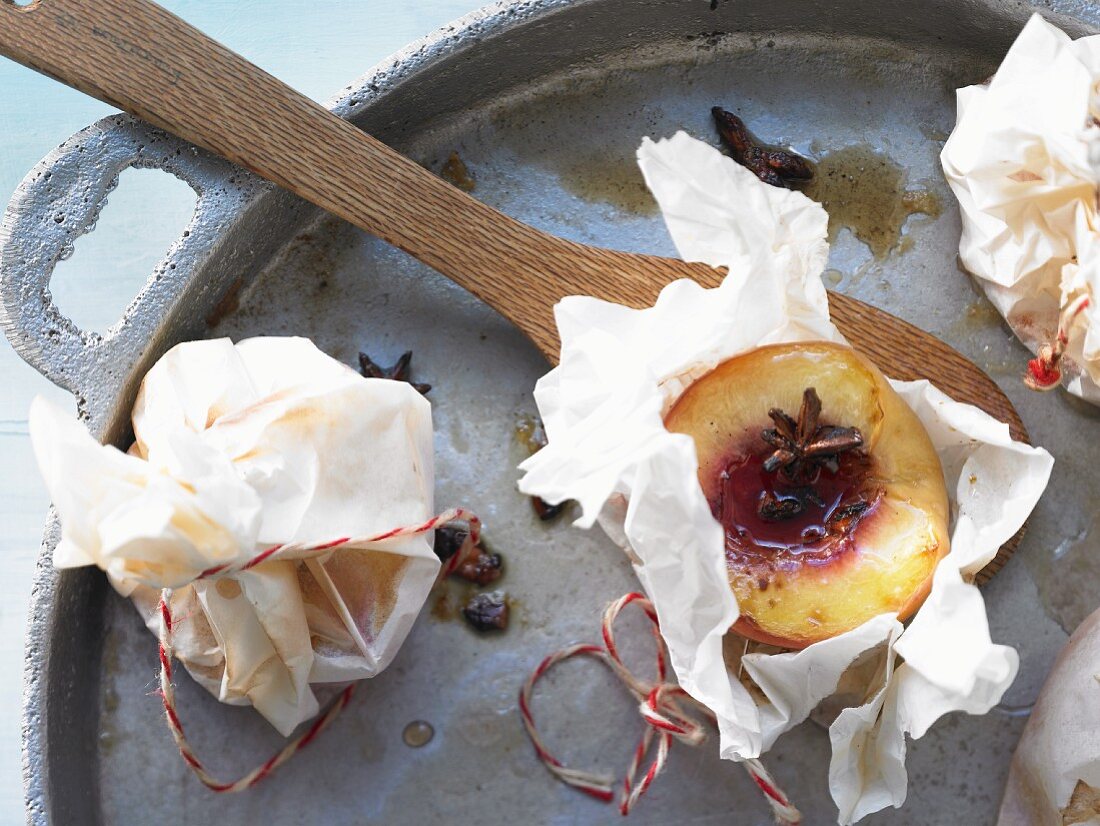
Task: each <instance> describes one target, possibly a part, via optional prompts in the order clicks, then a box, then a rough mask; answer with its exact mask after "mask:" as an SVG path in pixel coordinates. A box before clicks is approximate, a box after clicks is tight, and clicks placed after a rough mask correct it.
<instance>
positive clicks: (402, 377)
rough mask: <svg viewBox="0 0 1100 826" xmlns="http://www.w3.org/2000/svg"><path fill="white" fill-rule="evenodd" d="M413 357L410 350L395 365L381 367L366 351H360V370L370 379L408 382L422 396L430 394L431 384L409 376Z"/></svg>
mask: <svg viewBox="0 0 1100 826" xmlns="http://www.w3.org/2000/svg"><path fill="white" fill-rule="evenodd" d="M412 357H413V354H412V350H409V351H407V352H405V353H403V354H402V356H401V358H399V359H398V360H397V362H396V363H395V364H394V365H393V367H381V366H379V365H377V364H375V363H374V361H372V360H371V357H370V356H368V355H367V354H366V353H360V354H359V372H360V373H362V374H363V375H364V376H366V377H367V378H368V379H392V380H393V381H404V382H408V383H409V384H411V385H412V386H413V389H414V390H416V392H418V393H420V395H422V396H426V395H428V391H429V390H431V389H432V386H431V385H430V384H424V383H422V382H418V381H412V380H411V379H410V378H409V374H410V369H409V368H410V366H411V364H412Z"/></svg>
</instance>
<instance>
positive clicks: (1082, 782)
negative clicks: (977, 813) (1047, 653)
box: [997, 611, 1100, 826]
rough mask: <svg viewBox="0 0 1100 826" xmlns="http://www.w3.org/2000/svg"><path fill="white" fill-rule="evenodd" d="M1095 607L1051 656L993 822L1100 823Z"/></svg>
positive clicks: (1099, 663)
mask: <svg viewBox="0 0 1100 826" xmlns="http://www.w3.org/2000/svg"><path fill="white" fill-rule="evenodd" d="M1097 732H1100V611H1095V612H1093V613H1092V614H1091V615H1090V616H1089V617H1088V618H1086V619H1085V621H1084V622H1082V623H1081V624H1080V625H1079V626H1078V627H1077V629H1076V630H1075V631H1074V632H1073V636H1072V637H1070V639H1069V642H1067V643H1066V646H1065V648H1063V649H1062V652H1061V653H1060V654H1059V655H1058V661H1057V662H1055V663H1054V667H1053V668H1052V669H1051V671H1050V676H1049V677H1047V681H1046V683H1045V684H1044V685H1043V690H1042V691H1041V692H1040V693H1039V698H1038V699H1037V700H1036V701H1035V707H1034V708H1033V709H1032V710H1031V714H1030V715H1028V720H1027V725H1026V726H1025V727H1024V733H1023V734H1021V735H1020V742H1019V744H1018V745H1017V746H1016V753H1015V754H1014V755H1013V756H1012V766H1011V768H1010V769H1009V772H1008V783H1007V784H1006V786H1005V794H1004V799H1003V800H1002V801H1001V811H1000V814H999V816H998V818H997V826H1065V824H1067V823H1070V824H1076V826H1085V824H1095V823H1098V822H1100V737H1097Z"/></svg>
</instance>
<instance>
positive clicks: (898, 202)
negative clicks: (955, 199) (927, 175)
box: [803, 144, 941, 260]
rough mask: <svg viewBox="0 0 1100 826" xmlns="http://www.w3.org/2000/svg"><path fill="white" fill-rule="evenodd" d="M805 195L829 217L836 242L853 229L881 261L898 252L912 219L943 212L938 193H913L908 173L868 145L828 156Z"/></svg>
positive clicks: (925, 191)
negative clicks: (908, 181) (913, 216)
mask: <svg viewBox="0 0 1100 826" xmlns="http://www.w3.org/2000/svg"><path fill="white" fill-rule="evenodd" d="M803 191H804V192H805V193H806V195H807V196H809V197H810V198H813V199H814V200H815V201H817V202H818V203H820V204H821V205H822V206H823V207H825V211H826V212H828V213H829V241H830V242H832V241H834V240H836V235H837V233H838V232H840V230H841V229H843V228H845V227H847V228H848V229H850V230H851V231H852V234H853V235H855V237H856V238H858V239H859V240H860V241H862V242H863V243H865V244H866V245H867V246H868V247H870V248H871V252H872V253H874V256H875V258H878V259H880V260H881V259H883V258H885V257H886V255H887V253H889V252H890V251H891V250H893V249H894V248H895V247H897V246H898V244H899V242H900V241H901V237H902V236H901V229H902V227H903V226H904V225H905V219H906V218H908V217H909V216H910V215H914V214H917V213H921V214H924V215H929V216H931V217H933V218H934V217H936V216H938V215H939V214H940V211H941V205H940V201H939V198H938V197H937V196H936V194H935V193H934V192H931V191H929V190H926V189H907V188H906V173H905V170H904V169H902V168H901V167H900V166H898V164H896V163H894V161H892V160H891V159H890V158H889V157H887V156H886V155H884V154H882V153H881V152H879V151H877V150H876V149H875V148H874V147H872V146H869V145H866V144H857V145H855V146H846V147H844V148H843V149H837V150H835V151H833V152H827V153H826V154H824V155H822V156H821V158H820V159H819V160H818V161H817V166H816V168H815V170H814V178H813V180H812V181H810V182H809V183H808V184H807V185H806V186H805V187H804V188H803ZM903 251H904V250H903Z"/></svg>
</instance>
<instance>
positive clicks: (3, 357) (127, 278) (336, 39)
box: [0, 0, 478, 824]
mask: <svg viewBox="0 0 1100 826" xmlns="http://www.w3.org/2000/svg"><path fill="white" fill-rule="evenodd" d="M160 2H161V3H162V4H163V5H165V6H167V7H168V8H169V9H171V10H172V11H174V12H175V13H177V14H179V15H180V16H181V17H183V18H185V19H186V20H187V21H188V22H190V23H192V24H194V25H196V26H198V27H199V28H201V29H203V30H204V31H206V32H208V33H209V34H211V35H212V36H214V37H215V38H217V39H219V40H221V41H222V42H224V43H226V44H227V45H228V46H229V47H230V48H232V49H235V50H237V51H238V52H240V53H241V54H243V55H244V56H245V57H247V58H248V59H249V60H252V61H253V62H255V63H257V64H258V65H260V66H261V67H263V68H264V69H266V70H268V71H269V72H271V73H273V74H274V75H276V76H277V77H279V78H281V79H283V80H285V81H287V82H288V83H290V85H292V86H294V87H296V88H297V89H300V90H301V91H302V92H304V93H305V94H307V95H309V96H310V97H313V98H315V99H318V100H323V99H326V98H328V97H329V96H331V95H333V94H335V93H336V92H337V91H339V90H340V89H341V88H343V87H344V86H345V85H347V84H348V83H350V82H351V81H352V80H354V79H355V78H356V77H358V76H359V75H361V74H363V73H364V72H365V71H366V70H367V69H369V68H370V67H371V66H372V65H374V64H375V63H377V62H378V61H379V60H381V59H382V58H384V57H386V56H388V55H389V54H391V53H393V52H395V51H396V50H398V49H399V48H401V47H402V46H404V45H405V44H407V43H409V42H410V41H412V40H415V39H416V38H418V37H420V36H422V35H424V34H427V33H429V32H431V31H432V30H433V29H436V28H438V27H440V26H442V25H443V24H445V23H447V22H449V21H450V20H453V19H455V18H457V17H459V16H461V15H463V14H465V13H467V12H469V11H471V10H473V9H474V8H476V7H477V5H478V3H477V0H424V2H419V3H393V2H388V1H387V0H330V2H327V3H325V4H324V5H323V6H317V5H316V4H312V3H302V2H300V0H160ZM111 111H112V110H111V109H110V108H109V107H107V106H105V105H104V104H101V103H99V102H97V101H95V100H92V99H91V98H87V97H84V96H83V95H81V94H79V93H78V92H74V91H73V90H71V89H68V88H65V87H63V86H61V85H60V84H58V83H55V82H54V81H51V80H48V79H46V78H44V77H41V76H39V75H36V74H35V73H33V72H31V71H30V70H28V69H24V68H23V67H21V66H18V65H16V64H14V63H10V62H7V61H3V60H2V59H0V193H3V194H4V196H5V197H7V196H9V195H10V193H12V192H13V191H14V190H15V188H16V186H17V185H18V184H19V181H20V180H21V179H22V177H23V176H24V175H25V174H26V173H27V172H28V171H29V170H30V169H31V167H32V166H33V165H34V164H35V163H37V162H38V160H39V159H40V158H42V157H43V156H44V155H45V154H46V153H47V152H49V151H50V150H51V149H53V148H54V147H55V146H56V145H57V144H59V143H61V142H62V141H63V140H64V139H65V138H67V137H68V136H69V135H70V134H72V133H73V132H75V131H77V130H78V129H80V128H82V127H84V126H86V125H88V124H89V123H91V122H93V121H95V120H97V119H98V118H100V117H103V116H104V115H108V114H110V113H111ZM193 203H194V197H193V195H192V193H191V191H190V189H189V188H188V187H187V186H186V185H184V184H182V183H180V182H179V181H177V180H175V179H173V178H171V177H170V176H168V175H165V174H163V173H159V172H151V171H133V170H131V171H129V172H126V173H124V174H123V176H122V179H121V181H120V185H119V188H118V190H117V191H116V192H115V193H114V194H113V195H112V198H111V202H110V204H109V205H108V207H107V209H106V210H105V211H104V213H103V216H102V218H101V219H100V221H99V225H98V226H97V228H96V231H95V232H94V233H93V234H91V235H88V236H86V237H85V238H84V239H82V242H78V243H77V246H76V254H75V255H74V256H73V258H72V259H70V260H69V261H66V262H64V263H63V264H62V266H61V267H59V268H58V271H57V273H56V275H55V278H54V281H53V284H52V285H51V289H52V290H53V292H54V295H55V297H56V299H57V303H58V305H59V306H60V308H61V310H62V312H65V313H69V314H70V315H71V316H72V317H73V319H74V320H75V321H76V322H77V323H78V324H79V325H80V326H82V327H83V328H84V329H94V330H105V329H106V328H107V327H109V326H110V325H111V324H112V323H113V322H114V321H115V320H116V319H117V318H118V316H119V314H120V312H121V310H122V309H123V307H125V306H126V304H128V303H129V301H130V298H131V297H132V296H133V295H134V294H135V293H136V292H137V290H138V289H139V287H140V285H141V284H142V283H144V281H145V279H146V277H147V275H148V274H149V272H150V270H151V269H152V267H153V265H154V264H155V263H156V262H157V261H159V260H160V258H161V256H162V254H163V252H164V250H165V249H166V248H167V246H168V245H169V244H170V243H171V242H172V241H173V240H174V239H175V238H176V236H177V235H178V234H179V232H180V230H182V228H183V226H184V225H185V223H186V221H187V219H188V217H189V215H190V210H191V207H192V205H193ZM0 386H3V388H4V390H3V392H0V559H2V560H3V565H4V568H3V570H4V576H2V577H0V824H17V823H23V822H25V816H24V813H23V788H22V779H21V769H20V766H21V758H20V751H19V732H20V716H21V711H20V709H21V703H22V698H21V695H22V685H23V637H24V631H25V628H26V619H27V616H26V615H27V606H28V603H29V597H30V586H31V575H32V572H33V569H34V563H35V559H36V558H37V556H38V552H39V541H40V538H41V531H42V524H43V520H44V518H45V515H46V509H47V505H48V499H47V496H46V492H45V489H44V488H43V486H42V483H41V482H40V481H39V478H38V472H37V469H36V468H35V465H34V458H33V456H32V454H31V449H30V441H29V439H28V438H27V421H26V416H27V408H28V406H29V405H30V401H31V399H32V398H33V397H34V396H35V395H36V394H39V393H41V394H44V395H46V396H48V397H50V398H53V399H55V400H59V401H61V402H62V403H65V404H67V405H70V406H71V398H69V399H66V396H67V394H65V393H63V392H62V391H60V390H58V389H57V388H56V387H53V386H52V385H51V384H50V383H49V382H47V381H46V380H45V379H43V378H42V377H41V376H39V375H38V374H37V373H36V372H35V371H34V370H33V369H31V368H30V367H28V366H27V365H26V364H24V363H23V362H22V361H21V360H20V359H19V357H18V356H17V355H15V353H14V351H13V350H12V349H11V346H10V345H8V343H7V342H6V341H4V340H3V339H2V338H0Z"/></svg>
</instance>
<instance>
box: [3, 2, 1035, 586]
mask: <svg viewBox="0 0 1100 826" xmlns="http://www.w3.org/2000/svg"><path fill="white" fill-rule="evenodd" d="M0 53H3V54H4V55H6V56H8V57H10V58H12V59H13V60H16V61H18V62H20V63H22V64H24V65H26V66H29V67H31V68H33V69H36V70H38V71H40V72H43V73H45V74H47V75H49V76H51V77H54V78H56V79H59V80H61V81H63V82H64V83H67V84H68V85H70V86H73V87H75V88H77V89H80V90H81V91H83V92H86V93H87V94H89V95H92V96H94V97H97V98H99V99H100V100H103V101H106V102H107V103H110V104H112V105H114V106H117V107H119V108H120V109H123V110H125V111H127V112H130V113H132V114H134V115H136V116H138V117H140V118H143V119H145V120H147V121H149V122H151V123H153V124H155V125H156V126H159V127H161V128H162V129H165V130H167V131H169V132H171V133H173V134H175V135H178V136H179V137H181V138H183V139H185V140H188V141H190V142H192V143H194V144H197V145H199V146H202V147H204V148H206V149H208V150H210V151H211V152H214V153H216V154H218V155H221V156H222V157H224V158H227V159H229V160H230V161H233V162H234V163H236V164H239V165H240V166H243V167H245V168H247V169H250V170H252V171H253V172H255V173H257V174H258V175H261V176H262V177H264V178H267V179H268V180H270V181H273V182H275V183H276V184H278V185H280V186H282V187H284V188H285V189H288V190H290V191H291V192H294V193H296V194H297V195H300V196H301V197H303V198H305V199H306V200H308V201H311V202H312V203H314V204H316V205H317V206H319V207H322V208H323V209H325V210H327V211H329V212H331V213H333V214H334V215H337V216H339V217H341V218H344V219H345V220H347V221H349V222H350V223H352V224H355V225H356V226H359V227H361V228H363V229H365V230H366V231H368V232H370V233H372V234H373V235H376V236H378V237H379V238H381V239H383V240H385V241H387V242H389V243H391V244H393V245H394V246H396V247H399V248H400V249H402V250H404V251H405V252H408V253H409V254H411V255H412V256H414V257H415V258H417V259H419V260H420V261H422V262H424V263H425V264H427V265H429V266H430V267H432V268H433V269H435V270H438V271H439V272H440V273H442V274H443V275H445V276H447V277H448V278H450V279H452V280H453V281H454V282H455V283H457V284H459V285H460V286H462V287H464V288H466V289H467V290H469V291H470V292H471V293H473V294H474V295H476V296H477V297H478V298H480V299H482V300H483V301H485V302H486V303H487V304H489V305H490V306H492V307H493V308H495V309H496V310H497V311H499V312H500V313H501V314H502V315H503V316H505V317H506V318H508V319H509V320H511V321H512V322H513V323H515V324H516V326H518V327H519V328H520V329H521V330H523V332H524V333H526V334H527V335H528V336H529V337H530V338H531V340H532V341H533V342H534V343H535V344H536V345H537V346H538V348H539V349H540V350H541V351H542V352H543V353H544V354H545V355H546V357H547V358H548V359H549V360H550V361H551V362H552V363H553V362H556V361H557V359H558V350H559V341H558V334H557V329H556V327H555V325H554V317H553V307H554V305H555V304H556V303H557V302H558V301H559V300H560V299H561V298H563V297H565V296H567V295H578V294H581V295H591V296H595V297H598V298H603V299H607V300H610V301H616V302H618V303H620V304H625V305H627V306H631V307H645V306H649V305H651V304H652V303H653V302H654V300H655V299H656V298H657V294H658V293H659V292H660V290H661V288H662V287H664V286H665V285H666V284H668V283H669V282H671V281H673V280H675V279H678V278H691V279H694V280H695V281H697V282H699V283H700V284H703V285H704V286H716V285H717V284H718V283H719V282H720V281H721V279H722V273H720V272H718V271H716V270H714V269H712V268H710V267H708V266H705V265H701V264H689V263H686V262H684V261H680V260H676V259H670V258H660V257H656V256H649V255H637V254H633V253H624V252H617V251H614V250H608V249H601V248H596V247H589V246H585V245H583V244H578V243H575V242H572V241H567V240H565V239H563V238H558V237H556V236H553V235H549V234H547V233H544V232H542V231H540V230H537V229H535V228H533V227H530V226H528V225H526V224H524V223H521V222H519V221H516V220H515V219H513V218H510V217H508V216H507V215H504V214H503V213H501V212H498V211H497V210H495V209H493V208H492V207H489V206H486V205H485V204H483V203H481V202H480V201H477V200H476V199H474V198H472V197H471V196H469V195H467V194H466V193H465V192H462V191H460V190H459V189H458V188H456V187H453V186H451V185H450V184H448V183H446V182H445V181H442V180H441V179H439V178H437V177H436V176H435V175H433V174H431V173H430V172H428V171H427V170H425V169H424V168H422V167H421V166H419V165H418V164H416V163H414V162H413V161H411V160H409V159H407V158H405V157H403V156H402V155H400V154H399V153H397V152H395V151H394V150H392V149H390V148H389V147H387V146H385V145H384V144H382V143H381V142H379V141H377V140H375V139H374V138H372V137H371V136H370V135H367V134H366V133H365V132H363V131H361V130H359V129H357V128H356V127H355V126H353V125H351V124H350V123H348V122H347V121H344V120H342V119H341V118H339V117H337V116H336V115H333V114H332V113H331V112H329V111H328V110H327V109H325V108H324V107H322V106H320V105H318V104H317V103H314V102H313V101H311V100H309V99H308V98H306V97H305V96H303V95H301V94H299V93H298V92H296V91H294V90H293V89H291V88H290V87H289V86H287V85H285V84H284V83H282V82H281V81H279V80H277V79H276V78H274V77H272V76H271V75H269V74H267V73H265V72H263V71H262V70H260V69H259V68H257V67H256V66H254V65H252V64H251V63H249V62H248V61H247V60H245V59H244V58H242V57H240V56H239V55H237V54H235V53H233V52H232V51H230V50H228V49H226V48H225V47H224V46H222V45H220V44H219V43H217V42H215V41H214V40H212V39H210V38H208V37H207V36H206V35H204V34H202V33H201V32H200V31H198V30H197V29H195V28H193V27H191V26H190V25H188V24H187V23H185V22H184V21H183V20H181V19H179V18H178V17H176V16H175V15H173V14H171V13H169V12H168V11H166V10H165V9H163V8H161V7H160V6H158V5H156V4H155V3H152V2H150V0H34V2H33V3H31V4H30V5H27V6H17V5H15V4H14V3H13V2H12V0H0ZM829 303H830V309H831V312H832V318H833V320H834V322H835V323H836V325H837V327H838V328H839V329H840V331H841V333H843V334H844V336H845V337H846V338H847V339H848V341H849V342H851V344H852V345H853V346H854V347H855V348H856V349H857V350H859V351H861V352H862V353H864V354H865V355H866V356H868V357H869V358H871V359H872V360H873V361H874V362H875V363H876V364H878V365H879V367H880V368H881V369H882V370H883V372H885V373H886V374H887V375H889V376H891V377H893V378H897V379H903V380H913V379H922V378H923V379H928V380H930V381H931V382H932V383H933V384H935V385H936V386H937V387H938V388H939V389H940V390H942V391H943V392H945V393H947V394H948V395H949V396H951V397H952V398H954V399H957V400H958V401H961V402H966V403H968V404H973V405H975V406H977V407H980V408H981V409H983V410H985V411H986V412H987V413H989V414H991V415H992V416H994V417H995V418H997V419H999V420H1001V421H1004V422H1007V423H1008V425H1009V427H1010V429H1011V432H1012V435H1013V436H1014V437H1015V438H1016V439H1020V440H1023V441H1027V431H1026V430H1025V429H1024V426H1023V423H1022V422H1021V421H1020V417H1019V415H1018V414H1017V413H1016V410H1015V409H1014V408H1013V406H1012V404H1011V402H1009V400H1008V399H1007V398H1006V397H1005V395H1004V393H1002V392H1001V390H1000V388H998V387H997V385H996V384H995V383H994V382H993V380H992V379H990V378H989V377H988V376H987V375H985V373H983V372H982V371H981V370H980V369H978V367H976V366H975V365H974V364H973V363H971V362H970V361H968V360H967V359H966V358H964V357H963V356H962V355H961V354H960V353H958V352H957V351H955V350H954V349H952V348H951V347H949V346H948V345H947V344H944V343H943V342H942V341H940V340H939V339H937V338H935V337H934V336H932V335H930V334H928V333H926V332H924V331H922V330H920V329H918V328H916V327H914V326H912V325H911V324H908V323H906V322H905V321H902V320H901V319H899V318H896V317H895V316H892V315H890V314H889V313H887V312H885V311H883V310H880V309H878V308H876V307H872V306H870V305H868V304H864V303H863V302H860V301H858V300H856V299H854V298H849V297H847V296H844V295H841V294H838V293H831V294H830V296H829ZM1021 534H1022V530H1021ZM1021 534H1017V536H1016V537H1014V538H1013V539H1012V540H1010V541H1009V542H1007V543H1006V544H1005V545H1004V546H1003V547H1002V548H1001V549H1000V552H999V553H998V554H997V557H996V559H994V560H993V561H992V562H990V563H989V565H988V566H986V568H985V569H984V570H983V571H982V572H981V573H980V574H979V575H978V577H977V579H978V581H979V582H982V581H985V580H987V579H988V578H989V577H991V576H992V575H993V574H994V573H996V571H997V570H999V569H1000V568H1001V566H1003V564H1004V562H1005V561H1006V560H1007V558H1008V557H1009V556H1010V555H1011V553H1012V552H1013V551H1014V550H1015V547H1016V544H1017V542H1018V541H1019V538H1020V535H1021Z"/></svg>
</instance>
